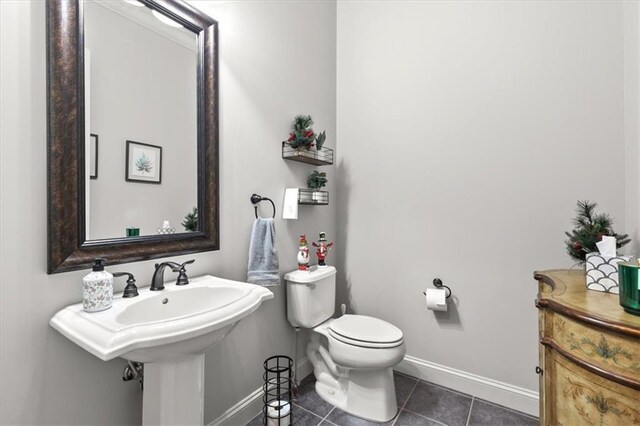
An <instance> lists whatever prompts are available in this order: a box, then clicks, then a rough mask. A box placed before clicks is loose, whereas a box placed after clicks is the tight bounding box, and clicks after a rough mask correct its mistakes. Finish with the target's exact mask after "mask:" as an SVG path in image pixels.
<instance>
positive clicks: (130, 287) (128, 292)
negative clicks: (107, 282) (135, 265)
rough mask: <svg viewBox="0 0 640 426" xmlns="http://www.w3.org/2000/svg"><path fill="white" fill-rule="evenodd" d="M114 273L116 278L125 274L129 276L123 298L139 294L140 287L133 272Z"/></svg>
mask: <svg viewBox="0 0 640 426" xmlns="http://www.w3.org/2000/svg"><path fill="white" fill-rule="evenodd" d="M112 275H113V276H114V277H115V278H117V277H124V276H125V275H126V276H127V277H128V278H127V286H126V287H125V288H124V293H122V297H123V298H128V297H136V296H138V294H139V293H138V287H136V279H135V278H134V277H133V274H131V273H129V272H114V273H113V274H112Z"/></svg>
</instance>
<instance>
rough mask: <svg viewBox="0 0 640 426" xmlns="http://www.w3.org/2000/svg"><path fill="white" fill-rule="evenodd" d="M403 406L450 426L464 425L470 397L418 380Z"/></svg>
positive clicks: (467, 415) (469, 406)
mask: <svg viewBox="0 0 640 426" xmlns="http://www.w3.org/2000/svg"><path fill="white" fill-rule="evenodd" d="M404 408H406V409H407V410H409V411H412V412H414V413H417V414H420V415H422V416H425V417H429V418H430V419H433V420H436V421H439V422H442V423H445V424H447V425H450V426H464V425H466V423H467V418H468V417H469V409H470V408H471V398H470V397H468V396H464V395H462V394H459V393H456V392H453V391H449V390H446V389H445V388H441V387H438V386H434V385H431V384H429V383H425V382H422V381H420V382H418V384H417V385H416V388H415V389H414V390H413V393H412V394H411V396H410V397H409V400H408V401H407V403H406V404H405V406H404Z"/></svg>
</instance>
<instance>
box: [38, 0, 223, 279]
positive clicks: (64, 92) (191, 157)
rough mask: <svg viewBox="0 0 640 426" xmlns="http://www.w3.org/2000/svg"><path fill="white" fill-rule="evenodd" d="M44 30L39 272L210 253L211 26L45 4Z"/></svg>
mask: <svg viewBox="0 0 640 426" xmlns="http://www.w3.org/2000/svg"><path fill="white" fill-rule="evenodd" d="M47 31H48V58H47V59H48V60H47V66H48V70H47V71H48V72H47V77H48V80H47V83H48V95H49V96H48V115H49V120H48V139H49V140H48V174H49V188H48V189H49V191H48V196H49V265H48V272H49V273H56V272H64V271H69V270H74V269H82V268H86V267H89V266H90V265H91V263H92V259H93V258H94V257H105V258H107V259H108V261H109V263H110V264H115V263H123V262H132V261H137V260H145V259H151V258H157V257H162V256H167V255H178V254H186V253H193V252H199V251H208V250H216V249H218V248H219V244H218V239H219V237H218V183H217V178H218V126H217V118H218V117H217V114H218V107H217V103H218V102H217V23H216V22H215V21H214V20H212V19H211V18H210V17H208V16H207V15H204V14H202V13H201V12H199V11H198V10H196V9H193V8H192V7H190V6H189V5H187V4H185V3H183V2H181V1H175V0H155V1H151V0H141V1H136V0H54V1H49V2H48V3H47ZM196 207H197V219H196V218H195V217H194V215H193V213H194V208H196ZM183 223H184V225H183Z"/></svg>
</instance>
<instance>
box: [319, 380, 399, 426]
mask: <svg viewBox="0 0 640 426" xmlns="http://www.w3.org/2000/svg"><path fill="white" fill-rule="evenodd" d="M316 392H318V395H320V397H321V398H322V399H324V400H325V401H327V402H328V403H330V404H332V405H335V406H336V407H338V408H340V409H341V410H343V411H345V412H347V413H349V414H352V415H354V416H357V417H362V418H363V419H367V420H372V421H375V422H386V421H389V420H391V419H393V418H394V417H395V415H396V413H397V412H398V403H397V401H396V388H395V385H394V381H393V370H392V369H391V368H384V369H380V370H349V371H348V377H344V378H341V379H339V380H338V381H337V382H336V380H333V379H329V380H323V377H322V376H320V377H319V378H318V380H317V381H316Z"/></svg>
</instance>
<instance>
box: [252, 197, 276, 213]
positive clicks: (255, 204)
mask: <svg viewBox="0 0 640 426" xmlns="http://www.w3.org/2000/svg"><path fill="white" fill-rule="evenodd" d="M261 201H268V202H270V203H271V207H273V216H272V217H273V218H274V219H275V217H276V205H275V204H273V201H271V198H267V197H263V196H261V195H258V194H253V195H251V204H253V209H254V210H255V213H256V219H257V218H258V217H259V216H258V203H260V202H261Z"/></svg>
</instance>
